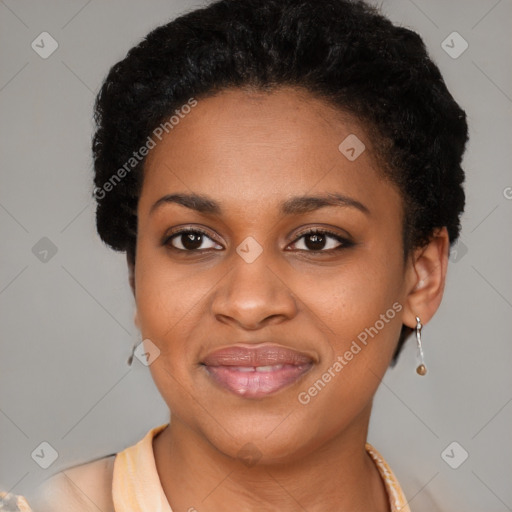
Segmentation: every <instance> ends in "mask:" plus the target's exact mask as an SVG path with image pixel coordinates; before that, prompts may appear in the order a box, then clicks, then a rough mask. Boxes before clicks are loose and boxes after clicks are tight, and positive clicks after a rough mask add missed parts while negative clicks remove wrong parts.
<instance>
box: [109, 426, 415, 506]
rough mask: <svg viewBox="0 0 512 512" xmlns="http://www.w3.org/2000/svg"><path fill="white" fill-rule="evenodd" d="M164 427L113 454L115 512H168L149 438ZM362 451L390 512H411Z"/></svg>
mask: <svg viewBox="0 0 512 512" xmlns="http://www.w3.org/2000/svg"><path fill="white" fill-rule="evenodd" d="M166 426H167V424H164V425H160V426H158V427H155V428H153V429H151V430H150V431H149V432H148V433H147V434H146V436H145V437H144V438H143V439H141V440H140V441H139V442H138V443H137V444H135V445H133V446H130V447H129V448H126V449H125V450H123V451H122V452H119V453H118V454H117V456H116V459H115V462H114V478H113V486H112V495H113V499H114V506H115V512H132V511H133V510H139V511H140V512H172V509H171V507H170V506H169V503H168V501H167V498H166V496H165V494H164V491H163V489H162V486H161V484H160V479H159V477H158V473H157V469H156V464H155V458H154V454H153V444H152V442H153V437H155V436H156V435H157V434H158V433H159V432H161V431H162V430H163V429H164V428H165V427H166ZM366 451H367V452H368V453H369V454H370V456H371V457H372V459H373V461H374V462H375V464H376V466H377V468H378V470H379V473H380V476H381V478H382V480H383V482H384V485H385V487H386V491H387V493H388V497H389V504H390V508H391V512H411V510H410V508H409V505H408V504H407V500H406V499H405V496H404V493H403V492H402V489H401V487H400V484H399V483H398V480H397V479H396V478H395V475H394V474H393V471H391V468H390V467H389V466H388V464H387V463H386V461H385V460H384V458H383V457H382V455H381V454H380V453H379V452H378V451H377V450H376V449H375V448H374V447H373V446H372V445H370V444H369V443H366Z"/></svg>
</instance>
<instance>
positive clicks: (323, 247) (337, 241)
mask: <svg viewBox="0 0 512 512" xmlns="http://www.w3.org/2000/svg"><path fill="white" fill-rule="evenodd" d="M292 245H296V247H295V248H296V249H299V250H301V251H304V250H305V251H308V252H315V251H322V252H327V251H331V250H337V249H341V248H342V247H346V246H348V245H350V242H349V241H348V240H346V239H344V238H342V237H341V236H339V235H335V234H334V233H329V232H328V231H308V232H307V233H303V234H302V235H301V236H300V237H299V238H297V240H296V241H295V242H293V244H292ZM297 246H298V247H297Z"/></svg>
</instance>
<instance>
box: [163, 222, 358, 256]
mask: <svg viewBox="0 0 512 512" xmlns="http://www.w3.org/2000/svg"><path fill="white" fill-rule="evenodd" d="M186 233H200V234H201V235H204V236H206V237H208V238H209V239H210V240H212V241H213V242H215V243H218V242H216V241H215V240H213V238H212V237H211V236H210V235H209V234H208V233H207V232H206V231H204V230H202V229H200V228H185V229H181V230H179V231H176V232H174V233H172V234H171V235H169V236H167V237H165V239H164V240H163V244H162V245H165V246H168V247H169V248H170V249H173V250H175V251H179V252H183V253H191V254H194V253H198V252H205V251H209V250H212V249H211V248H208V249H179V248H177V247H174V246H172V245H171V241H172V240H173V239H174V238H177V237H179V236H180V235H184V234H186ZM313 234H319V235H328V236H329V237H331V238H334V239H335V240H336V241H337V242H339V243H340V244H341V245H339V246H338V247H335V248H333V249H327V250H325V249H319V250H317V251H314V250H305V249H298V250H299V251H302V252H308V253H312V254H322V253H327V254H331V253H333V252H337V251H341V250H343V249H347V248H349V247H352V246H353V245H354V243H353V242H351V241H350V240H348V239H346V238H343V237H342V236H340V235H339V234H337V233H333V232H332V231H329V230H326V229H319V228H312V229H309V230H307V231H303V232H302V233H299V234H298V235H297V238H296V239H295V240H294V241H293V242H292V244H295V243H297V242H298V241H299V240H300V239H301V238H303V237H305V236H308V235H313ZM213 250H214V251H218V250H219V249H213Z"/></svg>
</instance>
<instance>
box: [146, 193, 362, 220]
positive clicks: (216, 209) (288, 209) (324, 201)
mask: <svg viewBox="0 0 512 512" xmlns="http://www.w3.org/2000/svg"><path fill="white" fill-rule="evenodd" d="M170 203H174V204H179V205H181V206H185V207H186V208H189V209H191V210H195V211H197V212H200V213H205V214H211V215H217V216H220V215H222V208H221V206H220V204H219V203H218V202H217V201H215V200H213V199H212V198H210V197H208V196H205V195H201V194H167V195H165V196H163V197H161V198H160V199H158V201H156V202H155V203H154V204H153V206H152V207H151V209H150V211H149V213H150V215H151V214H152V213H153V212H154V211H155V210H157V209H158V208H160V207H161V206H163V205H164V204H170ZM326 206H337V207H343V208H347V207H349V208H355V209H357V210H359V211H361V212H363V213H364V214H366V215H370V210H369V209H368V208H367V207H366V206H365V205H364V204H363V203H361V202H360V201H357V200H356V199H353V198H352V197H348V196H345V195H343V194H323V195H315V196H296V197H292V198H290V199H287V200H286V201H284V202H283V203H281V206H280V213H282V214H283V215H293V214H303V213H308V212H312V211H315V210H319V209H320V208H324V207H326Z"/></svg>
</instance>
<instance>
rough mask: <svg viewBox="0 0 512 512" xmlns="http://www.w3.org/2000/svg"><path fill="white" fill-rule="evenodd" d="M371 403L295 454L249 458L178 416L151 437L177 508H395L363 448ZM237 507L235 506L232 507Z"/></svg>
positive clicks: (327, 511)
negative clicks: (283, 458) (278, 459)
mask: <svg viewBox="0 0 512 512" xmlns="http://www.w3.org/2000/svg"><path fill="white" fill-rule="evenodd" d="M370 411H371V405H370V407H369V408H368V410H367V411H366V410H365V411H364V412H363V414H362V417H361V418H358V420H357V421H356V422H354V424H353V425H351V426H350V427H349V428H348V429H346V430H345V431H343V432H341V433H340V434H339V435H338V436H336V437H334V438H332V439H331V440H329V442H327V443H325V444H324V445H322V446H321V447H319V448H317V449H315V450H313V451H312V452H311V453H309V454H307V455H304V456H302V457H301V458H300V459H299V460H294V461H293V462H291V461H288V462H282V463H274V464H261V463H259V462H258V463H256V464H254V465H250V464H249V465H244V464H243V463H241V461H240V460H238V459H233V458H231V457H228V456H226V455H225V454H223V453H221V452H220V451H218V450H217V449H216V448H215V447H214V446H213V445H212V444H211V443H209V442H208V441H207V440H206V439H205V438H204V437H202V436H200V435H199V434H198V433H197V432H195V431H193V430H191V429H190V428H188V427H187V426H186V425H185V424H184V423H182V422H180V421H179V420H178V419H171V422H170V425H169V426H168V427H167V428H166V429H164V430H163V431H162V432H161V433H160V434H158V435H157V436H156V437H155V438H154V439H153V451H154V454H155V463H156V467H157V471H158V475H159V478H160V482H161V484H162V488H163V490H164V493H165V495H166V497H167V500H168V501H169V504H170V505H171V507H172V509H173V510H175V511H180V510H183V511H185V510H186V511H191V512H193V511H195V510H196V511H199V512H220V511H224V510H226V508H227V507H226V504H229V503H230V504H236V509H237V510H240V511H244V512H256V511H265V512H277V511H280V512H296V511H303V510H308V512H320V511H322V512H331V511H332V512H334V511H340V510H347V511H348V510H349V511H351V512H358V511H361V512H362V511H368V510H372V511H375V512H389V510H390V509H389V504H388V496H387V493H386V489H385V487H384V484H383V482H382V479H381V477H380V475H379V472H378V470H377V468H376V466H375V464H374V462H373V460H372V459H371V458H370V456H369V455H368V453H367V452H366V449H365V443H366V436H367V432H368V423H369V417H370ZM228 508H231V507H228Z"/></svg>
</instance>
